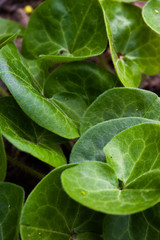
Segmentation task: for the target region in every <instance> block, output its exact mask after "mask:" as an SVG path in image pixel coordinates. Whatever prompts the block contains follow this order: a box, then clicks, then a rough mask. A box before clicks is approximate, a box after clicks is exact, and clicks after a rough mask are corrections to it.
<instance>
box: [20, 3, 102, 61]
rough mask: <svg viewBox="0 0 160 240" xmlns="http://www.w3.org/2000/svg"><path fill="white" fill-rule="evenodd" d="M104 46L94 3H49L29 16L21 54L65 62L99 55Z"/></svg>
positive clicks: (97, 9)
mask: <svg viewBox="0 0 160 240" xmlns="http://www.w3.org/2000/svg"><path fill="white" fill-rule="evenodd" d="M84 36H85V37H84ZM106 45H107V37H106V31H105V24H104V19H103V14H102V11H101V7H100V4H99V2H98V1H97V0H87V1H86V0H81V1H78V2H77V1H76V2H74V1H66V0H48V1H45V2H44V3H42V4H41V5H40V6H39V7H38V8H37V9H36V10H35V11H34V13H33V14H32V16H31V18H30V21H29V24H28V27H27V30H26V32H25V35H24V40H23V47H22V52H23V54H24V55H25V57H28V58H35V57H38V56H41V57H43V58H44V59H46V60H50V61H51V62H67V61H75V60H80V59H84V58H89V57H91V56H94V55H98V54H101V53H102V52H103V51H104V50H105V48H106Z"/></svg>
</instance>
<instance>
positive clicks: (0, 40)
mask: <svg viewBox="0 0 160 240" xmlns="http://www.w3.org/2000/svg"><path fill="white" fill-rule="evenodd" d="M23 33H24V27H22V26H21V25H20V24H18V23H16V22H13V21H10V20H8V19H3V18H0V48H1V47H2V46H3V45H4V43H7V42H8V41H10V40H13V39H14V37H16V35H17V37H22V35H23Z"/></svg>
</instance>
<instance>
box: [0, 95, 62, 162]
mask: <svg viewBox="0 0 160 240" xmlns="http://www.w3.org/2000/svg"><path fill="white" fill-rule="evenodd" d="M0 126H1V129H2V130H1V131H2V134H3V135H4V136H5V137H6V138H7V139H8V141H10V142H11V143H12V144H13V145H15V146H16V147H17V148H19V149H20V150H22V151H25V152H28V153H30V154H32V155H33V156H35V157H37V158H38V159H40V160H42V161H44V162H46V163H48V164H50V165H52V166H54V167H57V166H60V165H63V164H65V163H66V159H65V156H64V154H63V152H62V150H61V148H60V147H59V146H58V145H57V144H58V143H61V142H63V141H64V139H63V138H60V137H59V136H57V135H55V134H53V133H51V132H49V131H47V130H46V129H44V128H41V127H40V126H38V125H37V124H36V123H35V122H33V121H32V120H31V119H30V118H28V117H27V116H26V115H25V114H24V113H23V112H22V110H21V109H20V107H19V106H18V105H17V103H16V102H15V100H14V99H13V98H12V97H4V98H0Z"/></svg>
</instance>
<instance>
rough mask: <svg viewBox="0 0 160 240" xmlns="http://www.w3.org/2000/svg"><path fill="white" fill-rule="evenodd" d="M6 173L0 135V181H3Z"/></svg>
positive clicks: (4, 153) (5, 161)
mask: <svg viewBox="0 0 160 240" xmlns="http://www.w3.org/2000/svg"><path fill="white" fill-rule="evenodd" d="M6 171H7V159H6V152H5V149H4V144H3V139H2V136H1V134H0V181H3V180H4V179H5V176H6Z"/></svg>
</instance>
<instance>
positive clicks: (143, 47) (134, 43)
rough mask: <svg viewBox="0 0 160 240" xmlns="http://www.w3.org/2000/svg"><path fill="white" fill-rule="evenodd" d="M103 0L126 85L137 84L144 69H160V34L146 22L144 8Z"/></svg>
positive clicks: (113, 50)
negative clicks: (143, 13)
mask: <svg viewBox="0 0 160 240" xmlns="http://www.w3.org/2000/svg"><path fill="white" fill-rule="evenodd" d="M99 1H100V3H101V6H102V10H103V13H104V18H105V22H106V28H107V34H108V38H109V42H110V49H111V54H112V59H113V62H114V65H115V68H116V71H117V74H118V76H119V78H120V80H121V81H122V83H123V84H124V86H126V87H137V86H138V85H139V84H140V81H141V73H145V74H150V75H154V74H157V73H158V72H159V68H160V62H159V57H160V36H159V35H158V34H156V33H155V32H153V31H152V30H151V29H150V28H149V27H148V26H147V25H146V24H145V22H144V21H143V18H142V14H141V9H140V8H138V7H136V6H133V5H131V4H127V3H126V4H125V3H120V2H116V1H106V0H99Z"/></svg>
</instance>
